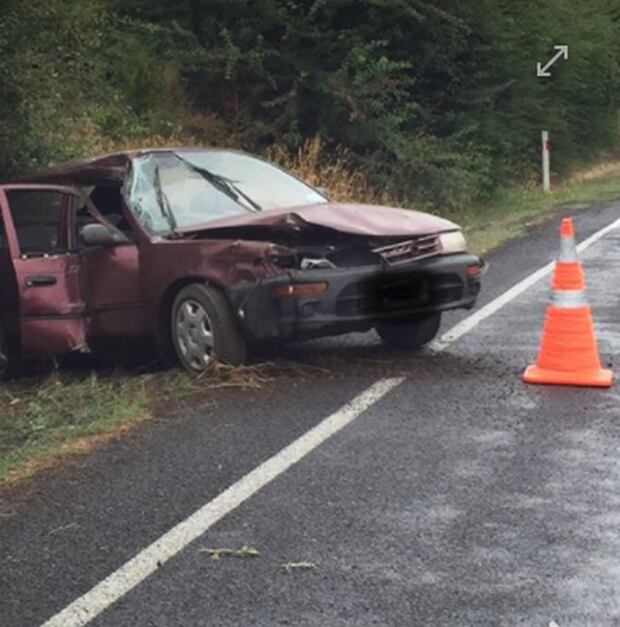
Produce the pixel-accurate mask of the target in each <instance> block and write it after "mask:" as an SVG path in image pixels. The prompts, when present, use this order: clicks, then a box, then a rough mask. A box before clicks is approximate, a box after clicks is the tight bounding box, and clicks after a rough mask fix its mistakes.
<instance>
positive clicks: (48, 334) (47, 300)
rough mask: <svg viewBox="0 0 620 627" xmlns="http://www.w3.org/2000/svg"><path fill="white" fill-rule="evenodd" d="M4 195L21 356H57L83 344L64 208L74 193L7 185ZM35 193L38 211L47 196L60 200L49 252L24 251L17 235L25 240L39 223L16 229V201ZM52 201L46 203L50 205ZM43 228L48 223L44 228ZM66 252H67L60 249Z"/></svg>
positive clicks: (75, 259) (76, 259)
mask: <svg viewBox="0 0 620 627" xmlns="http://www.w3.org/2000/svg"><path fill="white" fill-rule="evenodd" d="M5 191H6V194H3V201H4V205H5V206H4V209H5V212H4V216H5V218H6V230H7V237H8V239H9V241H10V242H12V245H11V257H10V260H11V265H12V270H13V272H14V277H15V292H16V296H17V300H18V307H17V317H18V332H19V337H20V348H21V353H22V357H24V358H26V359H29V358H34V357H43V356H49V355H62V354H66V353H69V352H71V351H74V350H79V349H82V348H84V347H85V346H86V332H87V317H86V304H85V302H84V298H83V294H84V280H83V276H84V275H83V272H82V270H81V259H80V256H79V254H78V253H76V252H73V251H71V250H69V248H70V233H69V230H68V228H69V227H68V221H67V216H68V207H69V206H70V203H71V199H72V197H73V194H74V192H73V191H72V190H68V189H66V188H60V187H56V186H28V185H15V186H6V187H5ZM29 193H30V194H32V195H33V196H34V195H39V198H38V199H37V203H38V206H39V209H40V208H41V207H42V208H43V209H44V208H45V202H46V194H47V195H49V198H50V199H51V198H52V196H54V197H55V202H56V201H57V196H58V195H61V197H62V209H61V211H60V212H59V214H58V233H57V234H56V236H55V240H54V241H55V246H56V247H57V248H58V250H52V251H49V252H45V251H37V252H24V250H22V248H21V246H20V234H22V235H23V232H24V231H27V230H28V229H29V231H27V232H28V236H27V237H26V238H24V239H23V240H22V241H25V240H27V239H28V237H30V234H31V233H34V232H35V231H36V229H37V228H39V227H40V226H41V225H39V224H37V223H36V217H35V218H34V219H31V220H30V222H28V223H27V226H23V225H21V226H20V227H19V228H18V227H17V226H16V222H15V219H18V220H19V219H20V216H19V215H18V211H19V210H20V207H18V205H19V204H20V202H19V200H17V199H20V198H23V195H24V194H25V195H27V194H29ZM50 202H51V201H50ZM46 226H48V225H46ZM63 248H65V249H66V250H62V249H63Z"/></svg>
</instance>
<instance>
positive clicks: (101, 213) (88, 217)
mask: <svg viewBox="0 0 620 627" xmlns="http://www.w3.org/2000/svg"><path fill="white" fill-rule="evenodd" d="M97 190H98V191H99V192H101V188H97V187H96V188H95V190H94V191H93V193H91V196H90V198H89V199H87V200H86V203H85V206H84V207H83V208H82V209H81V210H79V211H78V213H79V214H80V217H78V219H77V221H78V223H79V224H80V225H81V226H82V227H83V226H85V225H86V224H88V223H92V222H99V223H101V224H105V225H106V226H108V227H111V228H114V229H116V225H115V224H114V223H112V222H110V220H109V219H108V216H109V212H110V209H111V207H110V206H108V205H106V204H102V203H105V202H106V201H108V202H109V201H110V200H112V199H113V198H114V196H116V198H117V204H115V206H114V211H115V212H119V215H118V216H117V217H118V218H119V219H120V220H122V218H123V216H122V215H120V214H126V213H127V210H126V207H125V206H124V205H123V204H122V203H123V201H122V197H121V194H120V191H119V190H117V189H115V190H114V191H115V192H116V193H115V194H110V193H104V194H102V193H98V194H96V193H95V191H97ZM93 198H95V199H96V200H97V201H98V202H99V206H95V205H94V204H93ZM128 228H131V227H130V225H129V224H128ZM78 230H79V229H78ZM116 230H118V229H116ZM119 233H120V231H119ZM123 235H125V236H127V242H126V243H124V244H118V245H114V246H85V247H83V248H82V249H81V257H82V263H83V268H84V272H85V275H86V277H87V289H86V292H85V300H86V305H87V310H88V312H89V315H90V324H89V337H90V338H92V339H93V340H99V339H102V338H134V337H141V336H145V335H147V334H148V329H147V325H146V314H145V309H144V300H143V297H142V286H141V282H140V268H139V253H138V245H137V244H136V243H135V241H133V237H132V234H131V233H123Z"/></svg>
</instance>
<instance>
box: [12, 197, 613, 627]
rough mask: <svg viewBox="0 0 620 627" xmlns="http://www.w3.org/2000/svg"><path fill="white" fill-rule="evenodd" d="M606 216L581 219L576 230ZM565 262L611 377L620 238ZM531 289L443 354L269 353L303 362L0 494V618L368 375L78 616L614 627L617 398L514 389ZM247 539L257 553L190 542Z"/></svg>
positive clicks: (508, 281) (366, 348) (41, 617)
mask: <svg viewBox="0 0 620 627" xmlns="http://www.w3.org/2000/svg"><path fill="white" fill-rule="evenodd" d="M618 217H620V204H609V205H605V206H602V207H596V208H592V209H589V210H586V211H583V212H580V213H579V214H578V215H577V219H576V227H577V232H578V237H579V239H584V238H585V237H587V236H589V235H591V234H592V233H594V232H595V231H597V230H599V229H601V228H602V227H604V226H606V225H607V224H609V223H611V222H613V221H614V220H616V219H617V218H618ZM557 223H558V221H557V220H555V221H554V223H553V224H550V225H549V226H548V227H544V228H537V229H536V230H535V231H533V232H532V233H530V234H529V235H528V236H527V237H525V238H523V239H521V240H516V241H514V242H511V243H509V244H507V245H506V246H504V247H503V248H501V249H500V250H498V251H496V252H495V253H494V254H492V255H491V256H490V261H491V268H490V270H489V272H488V274H487V276H486V281H485V286H484V293H483V295H482V298H481V305H484V304H485V303H489V302H492V301H493V299H495V298H496V297H497V296H498V295H500V294H501V293H503V292H505V290H507V289H508V288H510V287H511V286H512V285H514V284H516V283H518V282H519V281H520V280H522V279H523V278H525V277H527V276H528V275H530V274H531V273H532V272H534V271H535V270H537V269H538V268H540V267H541V266H543V265H545V264H546V263H547V262H548V261H549V260H550V259H551V258H552V257H553V254H554V252H555V250H556V249H557ZM582 259H583V261H584V267H585V271H586V277H587V282H588V296H589V300H590V303H591V305H592V306H593V309H594V312H595V318H596V323H597V332H598V335H599V346H600V348H601V353H602V357H603V360H604V361H605V362H606V363H608V364H611V363H612V362H613V361H614V359H615V356H616V353H617V352H618V350H619V348H620V328H619V327H618V319H619V313H618V312H619V311H620V309H619V302H618V301H619V299H620V292H619V290H618V281H617V276H618V274H619V273H620V229H617V230H614V231H611V232H610V233H608V234H607V235H606V236H605V237H604V238H602V239H601V240H599V241H598V242H596V243H595V244H593V245H592V246H591V247H590V248H588V250H587V251H585V252H584V254H583V255H582ZM548 283H549V280H548V278H547V279H543V280H541V281H540V282H538V283H536V284H535V285H533V286H532V287H531V288H529V289H527V290H526V291H524V293H523V294H521V295H520V296H518V297H517V298H515V299H514V300H511V301H510V302H509V303H507V304H506V305H505V306H504V307H503V308H501V309H499V310H498V311H496V312H494V313H493V315H490V316H489V317H488V318H486V319H485V320H483V321H482V322H481V323H480V324H478V325H477V326H475V327H474V328H472V329H471V330H470V331H469V332H468V333H467V334H465V335H464V336H463V337H461V338H460V339H459V340H458V341H456V342H455V343H453V344H451V345H450V346H448V347H447V348H446V349H445V350H444V351H443V352H441V353H439V354H431V353H430V352H428V351H427V352H423V353H419V354H416V355H412V356H402V355H394V354H393V353H391V352H390V351H388V350H386V349H384V348H383V347H382V346H381V345H380V344H379V343H378V340H376V338H375V337H374V336H373V335H372V334H369V335H357V336H350V337H346V338H337V339H330V340H321V341H316V342H310V343H305V344H298V345H294V346H289V347H285V348H282V349H280V351H279V355H280V356H282V357H285V358H287V359H293V360H295V362H296V363H298V364H300V368H299V369H297V371H295V372H291V373H283V374H281V375H278V376H276V377H275V378H274V380H273V381H272V382H271V383H269V384H267V385H266V386H265V387H264V388H263V389H260V390H256V391H248V392H239V391H232V392H231V391H230V390H218V391H216V392H214V393H213V394H212V395H211V396H210V397H209V398H208V399H206V400H205V402H204V403H201V404H200V406H196V407H194V408H192V409H191V410H187V411H183V412H177V415H167V416H162V417H161V419H159V420H156V421H153V422H151V423H148V424H146V425H144V426H143V427H141V428H139V429H137V430H136V431H134V432H133V433H131V434H130V435H128V436H127V437H125V438H123V439H121V440H119V441H116V442H112V443H110V444H109V445H106V446H105V447H103V448H101V449H99V450H97V451H96V452H94V453H93V454H91V455H89V456H87V457H85V458H82V459H80V460H79V462H76V463H72V464H69V465H67V466H65V467H64V468H61V469H59V470H57V471H54V472H52V473H49V474H48V475H47V476H45V477H39V478H38V479H37V480H36V481H34V482H32V483H31V484H29V485H28V486H25V487H22V488H20V489H19V490H18V491H17V490H16V491H13V492H11V493H6V494H4V495H2V501H1V502H0V625H2V627H8V626H16V627H17V626H21V625H39V624H42V623H43V622H45V621H46V620H47V619H49V618H51V617H53V616H56V615H57V614H58V613H59V612H60V611H61V610H63V608H66V607H67V606H69V605H70V604H72V603H73V602H74V601H76V599H78V598H80V597H81V596H82V595H84V594H85V593H87V592H88V591H89V590H91V589H92V588H93V587H94V586H96V585H97V584H99V583H100V582H101V581H102V580H104V579H105V578H106V577H107V576H108V575H110V574H111V573H114V572H116V571H117V569H119V568H120V567H121V566H123V565H125V564H127V562H128V561H129V560H131V559H132V558H134V557H135V556H136V555H139V554H140V552H141V551H142V550H143V549H144V548H145V547H147V546H149V545H150V544H151V543H152V542H154V541H156V540H158V539H159V538H161V537H162V535H163V534H165V533H166V532H168V531H169V530H170V529H172V528H173V527H174V526H175V525H177V524H178V523H180V522H181V521H184V520H186V519H187V518H188V517H189V516H191V515H192V514H194V512H196V511H198V510H200V508H202V507H203V506H204V505H205V504H207V503H209V502H211V501H212V500H213V499H214V498H215V497H217V495H218V494H220V493H222V491H223V490H225V489H226V488H228V487H229V486H231V485H232V484H234V483H235V482H237V481H239V480H241V481H243V478H244V477H246V476H247V474H248V473H250V472H252V471H253V470H254V469H255V468H256V467H257V466H258V465H259V464H261V463H262V462H264V461H265V460H269V459H270V458H272V456H274V455H277V454H278V452H279V451H281V450H282V449H283V447H286V446H287V445H289V444H290V443H291V442H293V441H294V440H295V439H296V438H299V437H300V436H304V434H306V433H307V432H308V431H309V430H310V429H312V428H313V427H315V426H316V425H318V424H319V423H322V421H323V420H324V419H325V418H326V417H327V416H331V415H334V413H335V412H338V411H339V410H340V408H341V407H342V406H343V405H344V404H346V403H347V402H348V401H350V400H351V399H352V398H354V397H356V396H358V395H360V394H363V393H364V391H365V390H367V389H368V388H369V386H372V385H373V384H375V382H376V381H377V380H378V379H384V378H386V377H387V378H393V377H397V378H400V377H402V381H401V382H400V383H399V384H398V385H395V386H394V387H393V388H392V389H390V390H389V391H387V392H386V393H385V394H384V395H383V396H381V397H380V398H379V397H378V398H377V399H376V402H373V403H370V404H369V406H368V407H367V408H366V409H365V410H364V411H360V412H357V413H355V415H354V419H352V421H351V422H350V423H349V424H348V425H347V426H344V428H342V429H340V430H338V431H337V432H336V433H335V434H334V435H333V436H332V437H331V438H329V439H328V440H327V441H325V442H323V443H322V444H320V445H319V446H316V447H315V448H311V449H309V450H308V451H307V454H304V455H303V456H302V458H301V459H300V461H299V462H298V463H296V464H295V465H293V466H292V467H290V468H288V469H285V470H284V471H283V472H281V473H279V474H277V476H275V478H274V480H273V481H271V482H270V483H268V484H267V485H265V486H264V487H262V489H260V490H258V491H257V492H256V493H255V494H253V495H252V496H250V497H249V498H247V499H245V500H242V502H241V504H240V505H239V507H237V508H235V509H233V510H232V511H231V513H230V514H228V515H226V516H224V517H223V518H222V519H221V520H219V522H216V523H215V524H214V525H213V526H212V527H210V529H209V530H208V531H207V532H206V533H204V534H200V535H199V536H198V537H197V538H196V539H195V540H194V541H193V542H191V543H189V544H187V545H186V546H185V545H183V547H184V548H182V549H181V550H180V551H179V552H178V553H176V554H175V555H174V556H173V557H171V559H170V560H169V561H166V562H165V563H163V564H162V565H161V567H160V568H158V569H157V571H156V572H155V573H154V574H152V575H150V576H149V577H148V578H146V579H145V580H144V581H141V582H140V583H139V584H138V585H136V586H135V587H133V588H131V589H128V590H127V591H126V593H125V594H119V595H118V596H119V597H120V598H119V600H118V601H116V602H115V603H113V604H111V605H110V606H109V607H106V608H105V609H103V611H102V612H101V613H99V614H98V615H97V616H96V618H94V620H93V621H92V623H91V624H93V625H97V626H101V627H111V626H114V627H116V626H130V625H131V626H134V625H136V626H138V625H139V626H142V625H149V626H151V625H153V626H155V625H157V626H177V625H179V626H181V625H182V626H187V625H214V626H215V625H217V626H219V625H280V624H282V625H329V626H331V625H334V626H335V625H373V624H376V625H433V626H435V625H446V626H448V625H450V626H454V625H517V624H523V625H541V626H545V627H546V626H547V625H549V623H550V622H551V621H555V622H556V623H557V624H558V625H560V627H565V626H569V625H570V626H572V625H574V626H583V625H597V626H598V625H620V420H619V416H620V412H619V411H618V407H619V406H620V403H619V401H620V398H619V396H620V393H619V392H618V388H617V387H614V388H612V389H610V390H583V389H569V388H548V387H530V386H526V385H524V384H522V383H521V381H520V379H519V375H520V373H521V371H522V369H523V367H524V366H525V365H526V364H527V363H529V362H530V361H531V360H532V358H533V357H534V356H535V354H536V350H537V344H538V337H539V332H540V327H541V322H542V317H543V314H544V308H545V304H546V300H547V295H548ZM467 315H468V314H463V315H461V314H456V315H451V316H449V317H448V316H447V317H446V320H445V328H446V329H447V328H449V327H450V325H452V324H455V323H456V322H458V321H459V320H461V319H463V316H467ZM337 415H339V414H337ZM304 437H307V436H304ZM165 544H166V542H165V541H162V545H165ZM244 545H245V546H249V547H254V548H256V549H257V550H258V551H259V553H260V555H259V556H258V557H222V558H221V559H219V560H214V559H212V558H211V557H210V556H209V554H208V553H207V552H205V551H203V550H201V549H204V548H232V549H238V548H240V547H242V546H244ZM160 548H161V547H160ZM162 550H165V547H164V548H163V549H162ZM291 562H295V563H299V562H308V563H310V564H311V565H313V566H314V567H312V568H307V569H302V568H298V569H292V570H290V569H289V570H287V569H286V568H284V567H283V565H284V564H289V563H291ZM123 581H128V580H123V579H122V578H121V579H120V582H121V588H122V583H123ZM127 587H128V588H129V587H131V586H127ZM122 592H125V590H122ZM60 624H62V623H60Z"/></svg>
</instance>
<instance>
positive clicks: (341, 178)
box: [265, 137, 390, 204]
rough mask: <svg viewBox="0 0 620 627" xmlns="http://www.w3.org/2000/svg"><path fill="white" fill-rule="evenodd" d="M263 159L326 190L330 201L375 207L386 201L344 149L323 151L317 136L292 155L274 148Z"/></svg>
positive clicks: (280, 148) (385, 197) (323, 144)
mask: <svg viewBox="0 0 620 627" xmlns="http://www.w3.org/2000/svg"><path fill="white" fill-rule="evenodd" d="M265 157H266V158H267V159H269V160H270V161H273V162H275V163H277V164H278V165H280V166H282V167H283V168H286V169H287V170H290V171H291V172H293V173H294V174H295V175H296V176H298V177H299V178H300V179H302V180H303V181H306V182H308V183H310V185H313V186H314V187H321V188H323V189H325V190H327V192H328V194H329V196H330V198H333V199H334V200H336V201H339V202H366V203H376V204H388V203H389V201H390V199H389V197H388V196H387V195H386V194H383V193H380V192H379V191H378V190H377V189H375V188H374V187H373V186H372V185H371V184H370V177H369V175H368V172H366V171H364V170H363V169H362V168H359V167H356V166H355V165H354V161H353V158H352V157H351V154H350V153H349V152H348V151H347V150H346V149H345V148H343V147H336V148H335V149H333V150H331V151H330V150H327V149H326V146H325V143H324V141H323V140H322V139H321V138H320V137H314V138H312V139H308V140H306V142H304V144H303V145H302V146H301V147H300V148H299V149H298V150H297V151H295V152H289V151H287V150H285V149H283V148H282V147H280V146H274V147H272V148H270V149H269V150H267V151H266V153H265Z"/></svg>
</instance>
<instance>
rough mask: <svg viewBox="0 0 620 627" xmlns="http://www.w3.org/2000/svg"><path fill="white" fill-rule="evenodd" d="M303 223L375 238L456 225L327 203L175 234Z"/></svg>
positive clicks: (402, 213) (418, 214) (406, 211)
mask: <svg viewBox="0 0 620 627" xmlns="http://www.w3.org/2000/svg"><path fill="white" fill-rule="evenodd" d="M304 223H305V224H308V225H314V226H322V227H325V228H328V229H333V230H335V231H339V232H341V233H350V234H353V235H367V236H379V237H390V236H394V237H401V236H404V237H411V236H415V235H427V234H432V233H440V232H444V231H453V230H455V229H458V228H459V227H458V226H457V225H456V224H454V223H453V222H450V221H449V220H445V219H444V218H438V217H437V216H433V215H431V214H429V213H423V212H421V211H413V210H411V209H397V208H394V207H383V206H380V205H365V204H358V203H355V204H353V203H349V204H345V203H333V202H329V203H320V204H316V205H306V206H303V207H292V208H286V209H270V210H267V211H260V212H257V213H247V214H242V215H239V216H235V217H233V218H224V219H222V220H214V221H212V222H207V223H204V224H200V225H195V226H192V227H184V228H180V229H177V230H178V232H179V233H192V232H197V231H205V232H206V231H210V230H219V229H230V228H234V227H248V226H250V227H274V228H275V229H276V230H278V231H287V230H288V231H298V230H299V229H300V227H302V226H303V224H304Z"/></svg>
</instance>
